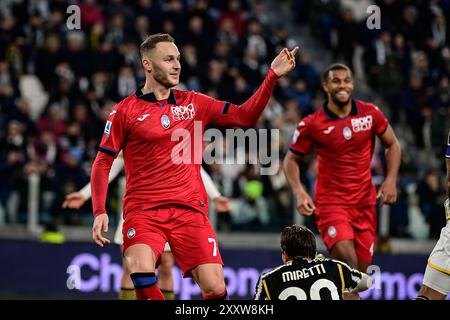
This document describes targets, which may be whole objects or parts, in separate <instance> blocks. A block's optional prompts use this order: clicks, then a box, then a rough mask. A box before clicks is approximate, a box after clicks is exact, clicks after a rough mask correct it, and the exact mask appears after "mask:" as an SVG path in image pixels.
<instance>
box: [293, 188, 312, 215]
mask: <svg viewBox="0 0 450 320" xmlns="http://www.w3.org/2000/svg"><path fill="white" fill-rule="evenodd" d="M295 199H296V201H297V211H298V212H300V214H301V215H303V216H310V215H312V214H313V212H314V210H316V205H315V204H314V201H313V200H312V199H311V197H310V196H309V194H308V193H307V192H300V193H299V194H297V195H296V197H295Z"/></svg>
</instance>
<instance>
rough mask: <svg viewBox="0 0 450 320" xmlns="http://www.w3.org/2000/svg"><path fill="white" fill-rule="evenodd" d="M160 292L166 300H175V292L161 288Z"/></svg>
mask: <svg viewBox="0 0 450 320" xmlns="http://www.w3.org/2000/svg"><path fill="white" fill-rule="evenodd" d="M161 292H162V294H163V296H164V298H165V299H166V300H175V293H173V290H161Z"/></svg>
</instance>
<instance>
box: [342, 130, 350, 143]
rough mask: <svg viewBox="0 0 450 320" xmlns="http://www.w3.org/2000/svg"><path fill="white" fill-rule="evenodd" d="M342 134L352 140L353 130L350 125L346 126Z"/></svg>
mask: <svg viewBox="0 0 450 320" xmlns="http://www.w3.org/2000/svg"><path fill="white" fill-rule="evenodd" d="M342 135H343V136H344V138H345V139H346V140H350V139H351V138H352V130H351V129H350V128H349V127H344V129H343V130H342Z"/></svg>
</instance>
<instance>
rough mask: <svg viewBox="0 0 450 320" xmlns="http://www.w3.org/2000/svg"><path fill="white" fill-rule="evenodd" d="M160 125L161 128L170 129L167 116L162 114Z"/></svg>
mask: <svg viewBox="0 0 450 320" xmlns="http://www.w3.org/2000/svg"><path fill="white" fill-rule="evenodd" d="M161 125H162V126H163V128H164V129H169V127H170V119H169V117H168V116H167V114H163V115H162V116H161Z"/></svg>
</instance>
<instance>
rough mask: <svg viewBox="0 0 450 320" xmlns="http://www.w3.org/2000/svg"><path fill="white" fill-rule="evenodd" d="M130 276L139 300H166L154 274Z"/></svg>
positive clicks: (136, 273)
mask: <svg viewBox="0 0 450 320" xmlns="http://www.w3.org/2000/svg"><path fill="white" fill-rule="evenodd" d="M130 276H131V280H133V284H134V289H135V290H136V297H137V299H138V300H164V296H163V294H162V293H161V290H159V288H158V285H157V284H156V282H157V279H156V275H155V273H154V272H135V273H132V274H131V275H130Z"/></svg>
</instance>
